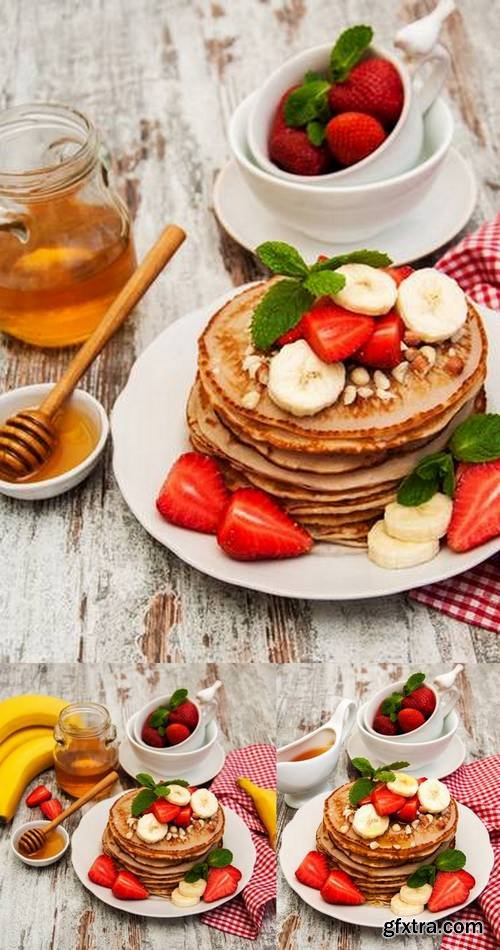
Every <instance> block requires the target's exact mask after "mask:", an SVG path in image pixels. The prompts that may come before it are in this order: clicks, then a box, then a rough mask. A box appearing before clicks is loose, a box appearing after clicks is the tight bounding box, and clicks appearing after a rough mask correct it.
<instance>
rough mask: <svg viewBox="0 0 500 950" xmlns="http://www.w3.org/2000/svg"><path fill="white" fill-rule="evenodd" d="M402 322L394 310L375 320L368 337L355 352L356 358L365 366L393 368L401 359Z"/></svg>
mask: <svg viewBox="0 0 500 950" xmlns="http://www.w3.org/2000/svg"><path fill="white" fill-rule="evenodd" d="M403 333H404V324H403V321H402V320H401V317H400V316H399V314H398V313H396V312H395V311H394V310H391V312H390V313H387V314H386V315H385V317H379V318H378V320H377V321H376V322H375V326H374V330H373V333H372V335H371V336H370V338H369V339H368V340H367V341H366V343H364V344H363V346H361V348H360V349H359V350H358V351H357V353H356V359H357V360H359V362H360V363H364V364H365V365H366V366H376V367H378V368H379V369H393V367H394V366H397V365H398V363H400V362H401V360H402V354H401V340H402V339H403Z"/></svg>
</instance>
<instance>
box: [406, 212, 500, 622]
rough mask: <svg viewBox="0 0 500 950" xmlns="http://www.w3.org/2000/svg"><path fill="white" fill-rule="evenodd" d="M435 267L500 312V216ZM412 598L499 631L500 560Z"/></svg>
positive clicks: (490, 562)
mask: <svg viewBox="0 0 500 950" xmlns="http://www.w3.org/2000/svg"><path fill="white" fill-rule="evenodd" d="M436 267H437V268H438V269H439V270H442V271H444V272H445V273H446V274H448V275H449V276H450V277H454V278H455V280H456V281H458V283H459V284H460V286H461V287H462V289H463V290H464V291H465V292H466V293H467V294H469V296H470V297H472V298H473V300H475V301H477V303H479V304H484V305H485V306H486V307H491V308H492V309H500V214H497V215H496V217H495V218H494V219H493V220H492V221H486V222H485V223H484V224H482V225H481V227H480V228H478V230H477V231H474V233H473V234H468V235H467V237H465V238H464V239H463V241H460V243H459V244H457V245H456V247H452V248H450V250H449V251H447V252H446V254H445V255H444V256H443V257H442V258H441V260H440V261H438V263H437V264H436ZM498 332H499V333H500V315H499V325H498ZM410 596H411V597H413V599H414V600H418V601H420V602H421V603H423V604H427V605H428V606H429V607H435V608H436V609H437V610H441V611H443V612H444V613H446V614H449V615H450V616H451V617H455V618H456V619H457V620H462V621H463V622H464V623H472V624H475V625H476V626H478V627H484V628H485V629H486V630H493V632H494V633H500V557H493V558H491V559H490V560H489V561H485V562H484V563H483V564H480V565H479V566H478V567H474V568H472V570H470V571H466V572H465V573H464V574H459V575H458V576H457V577H452V578H450V580H447V581H441V582H440V583H439V584H430V585H429V586H427V587H419V588H418V590H413V591H411V593H410Z"/></svg>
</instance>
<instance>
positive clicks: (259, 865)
mask: <svg viewBox="0 0 500 950" xmlns="http://www.w3.org/2000/svg"><path fill="white" fill-rule="evenodd" d="M243 775H244V776H245V777H246V778H249V779H251V781H252V782H255V784H256V785H262V787H263V788H276V749H275V747H274V746H273V745H263V744H261V745H249V746H245V748H244V749H235V750H234V751H233V752H230V753H229V755H228V757H227V759H226V762H225V765H224V768H223V769H222V772H221V773H220V775H218V776H217V778H216V779H215V781H214V782H212V785H211V786H210V788H211V791H212V792H214V793H215V794H216V795H217V798H218V799H219V801H220V802H222V804H223V805H227V807H228V808H231V809H232V810H233V811H235V812H236V814H237V815H239V816H240V818H242V819H243V821H244V822H245V824H246V825H247V826H248V828H249V829H250V834H251V835H252V840H253V843H254V845H255V850H256V852H257V860H256V862H255V868H254V871H253V874H252V877H251V880H250V881H249V882H248V884H247V886H246V887H245V888H244V889H243V891H242V892H241V894H239V895H238V897H235V898H234V900H232V901H228V903H227V904H223V905H222V906H221V907H216V908H215V909H214V910H210V911H208V912H207V913H206V914H203V917H202V920H203V922H204V923H205V924H208V925H209V927H215V928H216V929H217V930H223V931H224V932H225V933H231V934H236V935H237V936H238V937H246V938H248V939H249V940H255V939H256V937H258V935H259V932H260V928H261V926H262V920H263V917H264V912H265V910H266V907H267V905H268V904H270V903H271V902H272V901H275V900H276V854H275V852H274V851H273V849H272V848H271V845H270V844H269V839H268V837H267V833H266V830H265V828H264V825H263V824H262V822H261V820H260V818H259V816H258V815H257V812H256V810H255V806H254V804H253V801H252V799H251V798H250V796H249V795H247V793H246V792H244V791H243V789H242V788H239V786H238V785H237V784H236V779H237V778H240V776H243Z"/></svg>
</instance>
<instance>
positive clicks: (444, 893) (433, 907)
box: [427, 871, 472, 914]
mask: <svg viewBox="0 0 500 950" xmlns="http://www.w3.org/2000/svg"><path fill="white" fill-rule="evenodd" d="M460 874H461V872H460V871H458V872H457V871H438V874H437V875H436V880H435V882H434V887H433V888H432V894H431V896H430V897H429V900H428V901H427V910H430V911H431V913H433V914H435V913H437V911H440V910H447V909H448V907H456V906H457V905H458V904H463V903H464V901H466V900H467V898H468V896H469V892H470V887H467V884H466V883H465V881H464V880H463V877H462V876H459V875H460ZM471 876H472V875H471Z"/></svg>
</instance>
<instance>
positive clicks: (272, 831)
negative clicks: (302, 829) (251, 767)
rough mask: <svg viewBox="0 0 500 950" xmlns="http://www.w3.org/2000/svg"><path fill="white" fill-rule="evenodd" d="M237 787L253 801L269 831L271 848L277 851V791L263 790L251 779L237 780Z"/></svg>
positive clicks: (272, 789)
mask: <svg viewBox="0 0 500 950" xmlns="http://www.w3.org/2000/svg"><path fill="white" fill-rule="evenodd" d="M237 785H239V787H240V788H242V789H243V790H244V791H245V792H246V793H247V795H250V798H251V799H252V800H253V803H254V805H255V808H256V811H257V814H258V816H259V818H260V820H261V822H262V824H263V825H264V828H265V829H266V831H267V835H268V838H269V841H270V843H271V847H272V848H273V849H274V850H276V789H274V788H261V786H260V785H255V784H254V783H253V782H251V781H250V779H249V778H239V779H237Z"/></svg>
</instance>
